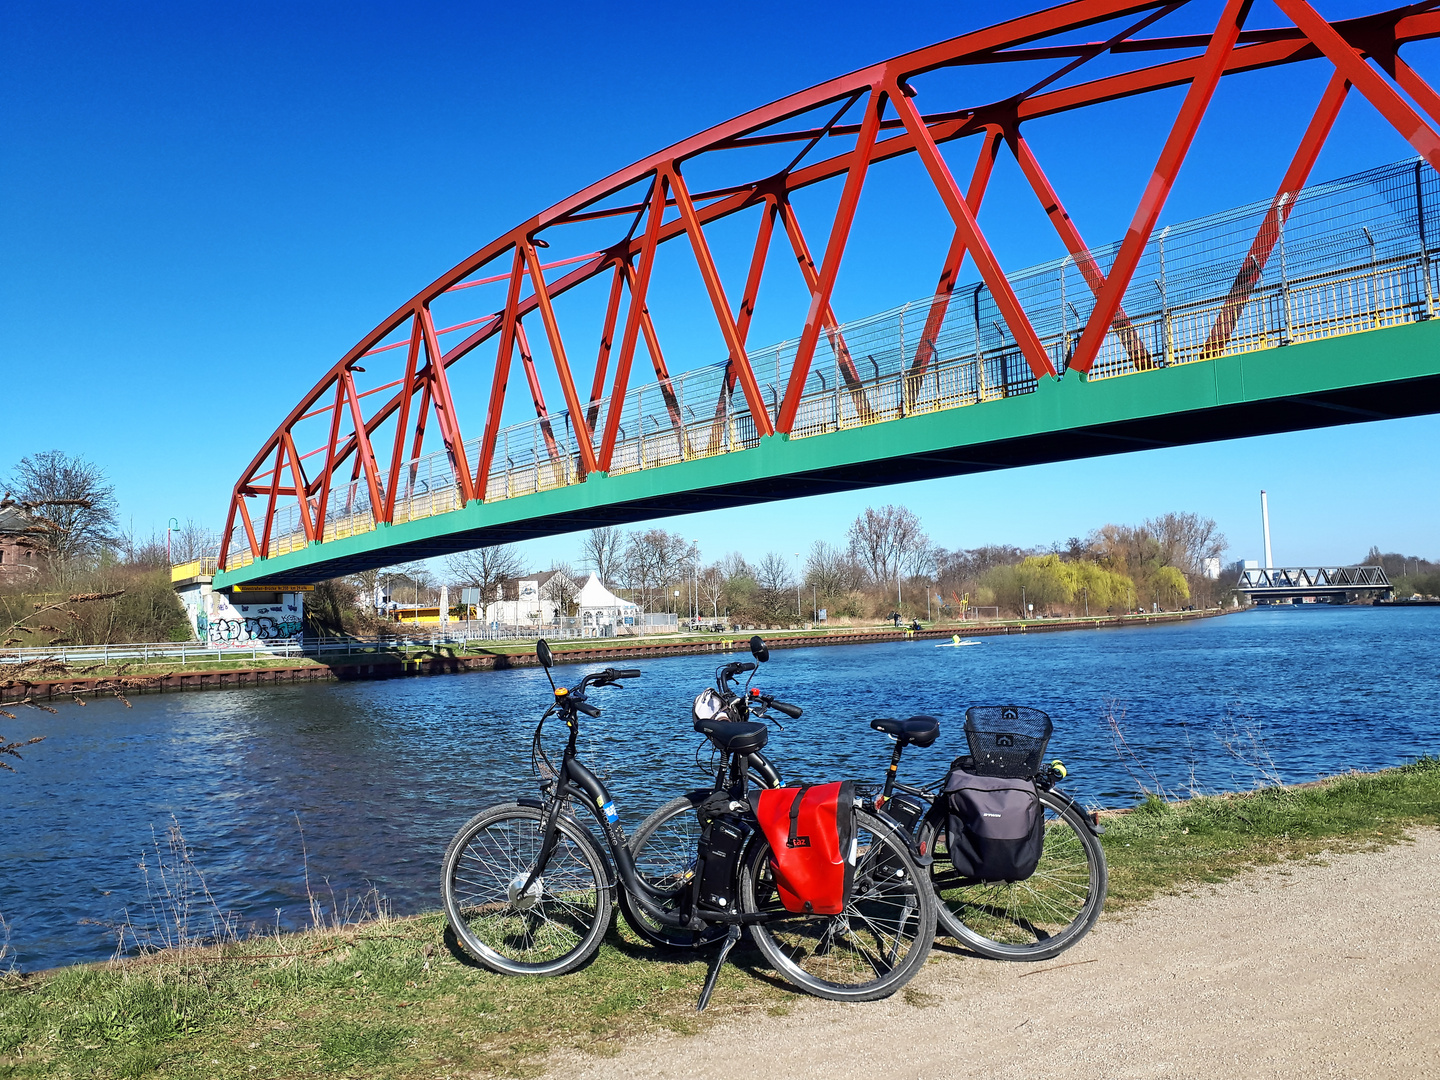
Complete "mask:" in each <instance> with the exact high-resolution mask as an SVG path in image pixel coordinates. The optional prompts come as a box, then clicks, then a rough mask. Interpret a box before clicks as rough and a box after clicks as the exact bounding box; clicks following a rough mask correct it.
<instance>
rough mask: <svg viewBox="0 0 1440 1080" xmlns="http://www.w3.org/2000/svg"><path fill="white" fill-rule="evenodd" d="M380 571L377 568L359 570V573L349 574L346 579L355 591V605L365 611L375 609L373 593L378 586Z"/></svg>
mask: <svg viewBox="0 0 1440 1080" xmlns="http://www.w3.org/2000/svg"><path fill="white" fill-rule="evenodd" d="M381 573H382V571H381V570H380V569H379V568H378V567H374V568H371V569H369V570H361V571H360V572H359V573H355V574H351V575H350V577H349V578H348V579H347V580H348V581H349V582H350V584H351V585H352V586H354V589H355V595H356V603H358V604H359V605H360V606H361V607H363V608H365V609H366V610H367V611H368V610H371V609H373V608H374V607H376V606H377V605H376V603H375V592H376V588H377V586H378V585H379V584H380V575H381Z"/></svg>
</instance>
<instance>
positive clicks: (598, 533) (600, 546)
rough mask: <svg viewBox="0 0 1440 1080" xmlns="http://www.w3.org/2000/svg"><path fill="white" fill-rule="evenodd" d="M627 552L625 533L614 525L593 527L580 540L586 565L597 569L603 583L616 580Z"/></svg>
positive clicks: (606, 583) (597, 575)
mask: <svg viewBox="0 0 1440 1080" xmlns="http://www.w3.org/2000/svg"><path fill="white" fill-rule="evenodd" d="M624 553H625V534H624V533H623V532H621V531H620V529H618V528H617V527H615V526H614V525H603V526H601V527H600V528H598V529H591V530H590V531H589V532H588V533H586V534H585V538H584V539H583V540H581V541H580V554H581V557H582V558H583V559H584V562H585V565H586V566H588V567H590V569H592V570H594V571H595V576H596V577H598V578H599V579H600V584H601V585H608V584H610V583H611V582H613V581H614V580H615V575H616V573H617V572H618V571H619V569H620V562H621V560H622V558H623V556H624Z"/></svg>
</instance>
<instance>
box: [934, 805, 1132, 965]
mask: <svg viewBox="0 0 1440 1080" xmlns="http://www.w3.org/2000/svg"><path fill="white" fill-rule="evenodd" d="M1040 803H1041V805H1042V806H1043V807H1044V811H1045V848H1044V852H1043V854H1042V855H1041V856H1040V864H1039V865H1038V866H1037V867H1036V868H1035V873H1034V874H1032V875H1031V876H1030V877H1028V878H1026V879H1025V880H1024V881H1014V882H1006V881H980V882H977V881H974V880H973V879H968V878H962V877H960V875H959V874H957V873H956V872H955V868H954V866H953V865H952V864H951V862H950V852H949V849H948V847H947V845H946V839H945V830H944V829H943V828H937V827H936V825H935V823H934V821H933V820H931V819H927V820H926V821H924V822H922V823H921V826H920V841H921V844H922V847H921V850H922V851H927V852H929V853H930V854H931V855H933V856H934V859H935V861H934V863H933V864H932V865H931V867H930V880H931V883H932V884H933V885H934V887H935V895H936V897H937V898H938V899H939V901H940V906H939V911H938V912H937V914H938V916H939V920H940V928H941V930H943V931H944V932H945V933H947V934H949V935H950V936H951V937H953V938H955V939H956V940H957V941H959V942H960V943H961V944H962V945H964V946H966V947H967V948H969V949H973V950H974V951H975V952H977V953H979V954H980V955H981V956H985V957H988V958H990V959H991V960H1049V959H1050V958H1051V957H1054V956H1058V955H1059V954H1060V953H1062V952H1064V951H1065V950H1066V949H1068V948H1069V947H1070V946H1071V945H1074V944H1075V943H1076V942H1077V941H1079V940H1080V939H1081V938H1082V937H1084V936H1085V935H1086V934H1087V933H1088V932H1089V931H1090V928H1091V927H1092V926H1094V925H1095V920H1096V919H1098V918H1099V917H1100V909H1101V908H1102V907H1103V906H1104V904H1105V889H1106V885H1107V882H1108V872H1107V870H1106V868H1105V852H1104V851H1103V850H1102V849H1101V847H1100V841H1099V840H1098V839H1097V838H1096V837H1095V834H1094V833H1092V832H1091V831H1090V829H1089V828H1088V827H1087V826H1086V825H1085V823H1084V821H1082V820H1081V819H1080V813H1081V811H1080V810H1079V809H1078V808H1077V807H1075V806H1073V805H1071V804H1069V803H1067V802H1066V801H1065V800H1063V799H1061V798H1059V797H1057V796H1056V795H1054V794H1052V793H1051V792H1048V791H1042V792H1040Z"/></svg>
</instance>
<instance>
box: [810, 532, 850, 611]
mask: <svg viewBox="0 0 1440 1080" xmlns="http://www.w3.org/2000/svg"><path fill="white" fill-rule="evenodd" d="M863 577H864V572H863V571H862V569H861V568H860V566H859V565H858V564H857V563H856V562H855V560H854V559H852V558H851V557H850V554H849V552H847V551H842V550H841V549H840V548H838V547H836V546H835V545H834V544H830V543H826V542H825V541H824V540H816V541H815V542H814V543H813V544H811V545H810V554H809V555H808V556H807V557H806V559H805V584H806V585H810V586H812V587H813V588H814V589H815V591H816V592H817V593H819V594H820V595H821V596H823V597H827V598H828V597H833V596H843V595H844V594H845V593H848V592H851V591H853V590H855V589H858V588H860V586H861V585H862V584H863V581H862V578H863Z"/></svg>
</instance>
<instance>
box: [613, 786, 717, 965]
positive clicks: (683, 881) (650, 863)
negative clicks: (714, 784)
mask: <svg viewBox="0 0 1440 1080" xmlns="http://www.w3.org/2000/svg"><path fill="white" fill-rule="evenodd" d="M702 797H703V796H702V795H699V794H697V795H695V796H689V795H681V796H680V797H679V798H675V799H671V800H670V801H669V802H667V803H665V804H664V805H663V806H660V807H658V808H657V809H656V810H655V811H654V812H652V813H651V814H650V816H649V817H647V818H646V819H645V820H644V821H642V822H641V823H640V827H639V828H638V829H636V830H635V833H634V835H633V836H631V838H630V844H629V847H630V854H631V856H632V857H633V858H634V860H635V872H636V873H637V874H639V875H640V879H641V880H642V881H644V882H645V883H646V884H647V885H649V886H651V887H652V888H654V889H657V890H659V891H660V892H662V893H664V894H665V897H666V899H665V900H663V901H662V906H663V907H664V908H665V910H666V911H675V912H678V911H680V910H682V909H683V908H684V907H686V906H687V905H688V904H689V902H690V891H691V889H692V888H693V886H694V882H695V873H696V866H697V862H696V860H697V856H698V855H699V851H700V818H699V815H698V814H696V812H695V807H696V805H697V804H698V802H699V801H701V799H702ZM617 899H618V900H619V904H620V912H621V914H623V915H624V916H625V921H626V922H627V923H629V924H630V926H631V928H632V929H633V930H634V931H635V933H637V934H639V935H640V937H642V938H644V939H645V940H646V941H648V942H650V944H652V945H659V946H660V947H661V948H668V949H699V948H702V947H704V946H706V945H712V944H714V943H715V942H717V941H719V940H720V939H721V938H723V937H724V936H725V927H724V926H707V927H706V929H704V930H700V931H696V930H689V929H686V928H684V927H676V926H666V925H665V924H663V923H660V922H657V921H656V920H655V919H653V918H651V917H650V916H649V915H648V914H647V913H646V912H645V909H644V908H642V907H641V906H640V905H639V904H638V903H636V902H635V900H634V899H632V898H631V896H630V894H629V893H628V892H627V891H626V890H624V889H621V890H620V895H619V897H618V898H617Z"/></svg>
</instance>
